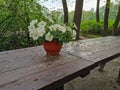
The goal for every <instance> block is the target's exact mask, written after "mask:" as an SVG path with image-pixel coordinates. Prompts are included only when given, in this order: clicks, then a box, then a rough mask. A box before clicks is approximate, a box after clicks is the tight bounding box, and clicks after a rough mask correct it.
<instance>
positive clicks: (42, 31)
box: [37, 27, 45, 37]
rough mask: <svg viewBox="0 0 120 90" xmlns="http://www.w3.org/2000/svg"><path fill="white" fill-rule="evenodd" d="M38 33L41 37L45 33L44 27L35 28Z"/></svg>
mask: <svg viewBox="0 0 120 90" xmlns="http://www.w3.org/2000/svg"><path fill="white" fill-rule="evenodd" d="M37 31H38V34H39V36H40V37H42V36H43V35H44V34H45V28H40V27H39V28H37Z"/></svg>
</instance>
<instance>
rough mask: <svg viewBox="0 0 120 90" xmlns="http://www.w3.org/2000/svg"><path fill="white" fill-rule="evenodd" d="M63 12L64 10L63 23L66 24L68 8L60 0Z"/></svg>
mask: <svg viewBox="0 0 120 90" xmlns="http://www.w3.org/2000/svg"><path fill="white" fill-rule="evenodd" d="M62 4H63V10H64V23H68V7H67V2H66V0H62Z"/></svg>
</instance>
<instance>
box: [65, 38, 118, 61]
mask: <svg viewBox="0 0 120 90" xmlns="http://www.w3.org/2000/svg"><path fill="white" fill-rule="evenodd" d="M118 38H120V37H118ZM118 38H117V39H118ZM94 40H96V39H94ZM102 40H104V43H98V44H96V43H92V44H89V43H88V44H87V45H83V46H82V45H81V44H79V43H78V42H77V43H76V45H75V46H73V47H72V46H68V47H67V48H64V49H63V52H66V53H69V54H71V55H74V56H77V57H82V58H86V59H87V60H91V61H93V62H97V61H99V60H102V59H103V58H107V56H108V55H109V56H110V55H115V54H118V53H119V51H120V39H118V40H116V39H115V40H113V39H112V41H111V39H110V40H109V42H107V41H106V40H105V39H104V38H103V39H102ZM98 42H99V41H98ZM102 54H103V55H102ZM100 56H101V58H99V57H100ZM109 56H108V57H109ZM102 57H103V58H102ZM96 59H97V60H96Z"/></svg>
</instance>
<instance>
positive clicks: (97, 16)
mask: <svg viewBox="0 0 120 90" xmlns="http://www.w3.org/2000/svg"><path fill="white" fill-rule="evenodd" d="M99 5H100V0H97V6H96V22H99V21H100V18H99Z"/></svg>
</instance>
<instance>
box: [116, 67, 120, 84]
mask: <svg viewBox="0 0 120 90" xmlns="http://www.w3.org/2000/svg"><path fill="white" fill-rule="evenodd" d="M116 81H117V83H119V84H120V69H119V73H118V78H117V80H116Z"/></svg>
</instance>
